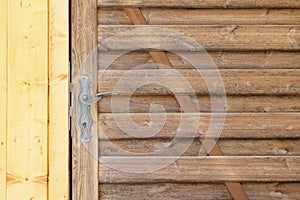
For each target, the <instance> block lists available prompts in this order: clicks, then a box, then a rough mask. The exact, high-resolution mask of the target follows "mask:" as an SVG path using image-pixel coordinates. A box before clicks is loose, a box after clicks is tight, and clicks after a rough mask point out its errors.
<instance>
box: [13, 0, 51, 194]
mask: <svg viewBox="0 0 300 200" xmlns="http://www.w3.org/2000/svg"><path fill="white" fill-rule="evenodd" d="M7 105H8V106H7V109H8V110H7V112H8V115H7V120H8V123H7V199H47V185H48V184H47V179H48V163H47V158H48V135H47V134H48V114H47V112H48V1H47V0H27V1H22V0H21V1H15V0H14V1H10V0H9V1H8V101H7Z"/></svg>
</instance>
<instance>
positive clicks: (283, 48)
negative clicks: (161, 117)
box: [98, 0, 300, 200]
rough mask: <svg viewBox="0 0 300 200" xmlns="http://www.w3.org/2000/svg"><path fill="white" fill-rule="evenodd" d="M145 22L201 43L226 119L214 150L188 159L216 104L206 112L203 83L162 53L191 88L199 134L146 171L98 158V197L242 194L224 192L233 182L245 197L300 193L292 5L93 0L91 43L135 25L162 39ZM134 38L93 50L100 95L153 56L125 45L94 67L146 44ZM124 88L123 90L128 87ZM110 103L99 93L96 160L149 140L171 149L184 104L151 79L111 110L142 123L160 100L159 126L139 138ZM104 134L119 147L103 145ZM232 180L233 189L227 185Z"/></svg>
mask: <svg viewBox="0 0 300 200" xmlns="http://www.w3.org/2000/svg"><path fill="white" fill-rule="evenodd" d="M131 8H135V11H134V10H130V9H131ZM126 9H127V10H126ZM128 9H129V10H128ZM134 12H135V13H134ZM136 12H141V14H142V16H143V17H144V19H142V18H141V16H139V17H137V14H136ZM134 17H136V18H134ZM141 19H142V20H141ZM150 26H151V27H156V28H168V29H171V30H175V31H178V32H180V33H183V34H185V35H187V36H189V37H191V38H192V39H194V40H195V41H197V42H199V43H200V44H201V45H203V47H204V48H205V49H206V50H207V51H208V53H209V55H210V56H211V58H212V59H213V61H214V62H215V64H216V65H217V67H218V68H219V69H220V73H221V75H222V78H223V81H224V84H225V89H226V93H227V105H226V108H225V109H226V111H227V116H226V119H225V124H224V128H223V130H222V135H221V136H220V139H219V141H218V142H217V144H218V147H219V148H220V149H221V152H222V154H223V155H219V154H217V155H219V156H212V157H206V158H197V157H196V156H197V155H198V152H199V149H200V147H201V138H203V137H204V136H205V133H206V132H207V129H208V126H209V123H210V116H211V115H218V113H217V112H222V110H219V111H215V112H216V113H211V102H210V96H209V93H208V90H207V87H206V85H205V83H204V81H203V80H201V79H199V77H197V75H196V72H195V71H194V70H193V66H192V65H191V63H189V62H188V61H187V60H185V59H183V58H181V57H179V56H178V55H175V54H174V53H169V52H167V53H166V54H165V55H166V56H167V57H168V59H169V61H170V64H169V65H171V66H172V67H173V68H174V69H177V70H178V71H179V72H180V74H182V75H183V76H184V77H186V79H187V80H188V81H189V82H190V84H191V85H192V87H193V89H194V90H195V91H196V93H197V97H195V98H192V101H193V102H195V103H196V104H197V105H196V106H197V109H198V111H199V112H201V116H200V118H199V120H200V125H199V127H198V132H199V134H198V135H197V137H196V139H195V140H194V142H193V144H192V145H191V146H190V147H189V149H188V150H187V151H186V152H185V154H184V155H183V157H181V158H180V159H179V160H178V161H177V162H176V163H175V164H172V165H170V166H168V167H166V168H164V169H162V170H159V171H156V172H153V173H146V174H130V173H124V172H120V171H118V170H114V169H111V168H109V167H106V166H105V165H101V163H100V166H99V180H100V189H99V198H101V199H110V200H111V199H136V200H138V199H190V200H191V199H194V200H196V199H205V200H208V199H210V200H213V199H222V200H225V199H226V200H229V199H246V198H245V196H243V195H242V194H241V193H239V192H237V193H235V192H234V191H232V188H238V190H244V191H245V193H246V195H247V198H249V199H251V200H252V199H253V200H254V199H255V200H265V199H290V200H296V199H300V176H299V172H300V171H299V170H300V157H299V156H300V148H299V145H300V126H299V120H300V96H299V94H300V84H299V82H300V53H299V50H300V1H298V0H286V1H283V0H272V1H269V0H261V1H256V0H230V1H223V0H199V1H198V0H98V42H99V43H101V42H103V41H104V40H105V39H107V38H109V37H111V36H114V35H115V34H117V33H120V32H122V31H126V30H132V29H133V28H135V27H144V28H145V29H144V30H145V31H144V32H143V33H140V35H139V36H149V37H152V38H154V37H160V36H162V37H163V34H164V33H161V32H159V31H157V32H155V36H154V37H153V36H152V35H153V32H148V31H147V27H150ZM139 36H132V37H131V36H130V37H128V38H127V43H126V42H125V43H122V44H120V45H118V44H116V45H115V46H112V47H110V48H108V49H107V50H108V51H106V52H101V51H99V52H98V53H99V56H98V69H99V74H101V75H102V76H101V77H99V82H98V83H99V85H98V90H99V91H111V90H113V88H114V86H115V84H116V83H117V81H118V80H119V79H120V77H122V76H123V75H125V74H126V73H127V72H128V71H129V70H131V69H133V68H134V67H136V66H137V65H141V64H146V63H155V62H157V61H156V60H155V57H153V55H152V54H149V52H147V51H134V52H130V53H126V54H125V55H123V56H122V57H120V58H118V59H117V60H116V61H114V62H113V63H112V64H111V65H110V66H109V68H108V70H106V71H105V72H104V74H102V72H103V71H102V67H103V66H102V63H103V61H105V59H108V58H109V55H110V54H111V53H112V52H113V51H127V50H130V49H131V48H132V46H134V45H141V44H144V45H147V44H149V41H150V42H151V40H144V38H145V37H140V38H139ZM153 41H155V40H153ZM157 41H158V40H157ZM160 42H163V41H160ZM165 45H167V46H168V48H169V49H170V50H172V51H183V50H184V51H188V52H187V54H188V55H193V54H197V52H194V50H193V49H188V50H186V49H183V48H182V49H181V48H180V46H178V45H176V44H172V43H168V44H165ZM157 46H159V45H157ZM154 51H155V50H154ZM160 56H161V55H160ZM199 62H201V61H200V60H199ZM167 65H168V64H167ZM151 67H152V70H153V71H155V70H160V73H159V74H160V75H161V76H164V77H168V76H172V74H168V71H164V70H161V69H157V68H156V67H155V66H153V65H152V66H151ZM144 69H147V65H145V66H144ZM203 70H210V69H205V67H204V68H203ZM141 71H142V70H141ZM137 78H138V77H137ZM127 84H128V87H130V85H131V83H127ZM174 84H180V82H179V83H178V82H177V83H174ZM182 92H183V93H184V91H182ZM187 95H188V94H187ZM114 98H120V99H121V98H124V97H122V96H120V97H114ZM124 99H125V98H124ZM110 100H111V98H110V97H105V98H104V99H103V100H102V101H101V103H99V104H98V107H99V128H100V129H101V130H102V131H101V132H99V138H100V143H99V146H100V147H101V152H100V153H101V154H102V155H103V156H105V155H110V154H111V153H114V154H115V155H117V157H115V159H116V160H115V162H116V163H117V164H119V165H120V166H121V165H122V164H123V163H122V156H124V155H126V153H124V151H130V152H136V153H138V152H140V153H149V152H152V151H153V150H155V148H156V147H157V146H168V145H170V140H171V139H172V137H173V136H174V132H176V128H177V125H178V123H180V112H181V111H182V110H183V111H184V109H183V108H181V107H180V105H179V104H178V102H177V101H176V99H175V97H173V96H172V94H171V93H170V91H169V90H167V89H165V88H164V87H162V86H159V85H147V86H144V87H142V88H140V89H138V90H137V91H136V92H135V93H134V96H132V97H131V100H130V109H129V110H128V109H127V108H126V107H124V105H125V104H124V105H122V104H120V105H119V106H118V107H117V108H116V109H117V110H118V112H119V113H117V115H124V113H126V112H131V113H133V114H132V119H133V120H134V121H135V122H136V123H137V124H140V125H143V124H145V123H148V122H149V121H150V120H151V119H150V118H149V115H148V112H149V108H150V105H151V104H160V105H163V106H164V108H165V109H166V112H168V114H167V122H166V125H165V127H164V128H163V129H162V130H161V131H160V133H159V134H157V135H156V136H154V137H151V138H148V139H137V138H134V137H131V136H128V135H127V134H125V133H124V132H123V131H122V130H121V129H120V128H119V127H118V125H117V124H116V122H115V120H114V117H113V114H112V108H111V101H110ZM197 100H198V101H197ZM115 114H116V113H115ZM154 115H155V114H154ZM189 116H190V115H189ZM195 117H198V116H197V115H195ZM124 123H126V122H124ZM107 139H110V140H111V141H113V143H114V144H115V145H116V146H118V147H120V148H121V149H123V150H124V151H120V149H119V148H111V145H109V144H108V142H107ZM181 139H182V140H184V139H185V138H181ZM170 156H171V155H170ZM172 156H174V155H172ZM233 182H234V183H236V184H239V183H240V184H241V186H242V187H238V186H236V185H235V186H233V184H232V185H230V184H231V183H233ZM224 183H226V184H224Z"/></svg>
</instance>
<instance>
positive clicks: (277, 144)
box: [99, 139, 300, 156]
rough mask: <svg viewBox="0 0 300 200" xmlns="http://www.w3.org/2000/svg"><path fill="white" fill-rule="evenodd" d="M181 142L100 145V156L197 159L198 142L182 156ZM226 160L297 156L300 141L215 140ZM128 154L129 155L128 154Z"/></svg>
mask: <svg viewBox="0 0 300 200" xmlns="http://www.w3.org/2000/svg"><path fill="white" fill-rule="evenodd" d="M185 142H188V141H185V140H184V139H180V140H172V139H170V140H162V139H156V140H153V139H150V140H143V139H135V140H118V141H112V143H111V142H107V141H100V143H99V144H100V148H99V155H101V156H126V155H130V154H131V153H136V154H145V155H154V154H153V153H157V152H158V151H166V153H164V155H165V156H167V155H168V156H181V155H183V156H198V155H199V150H200V148H201V142H200V141H199V139H195V140H194V141H193V143H191V145H190V146H189V147H188V149H187V150H186V151H185V152H184V153H181V152H179V148H180V147H181V145H185ZM218 145H219V147H220V148H221V149H222V151H223V153H224V155H225V156H283V155H287V156H300V139H290V140H284V139H280V140H236V139H235V140H228V139H227V140H223V139H222V140H218ZM128 152H130V153H128Z"/></svg>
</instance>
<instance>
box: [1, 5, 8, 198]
mask: <svg viewBox="0 0 300 200" xmlns="http://www.w3.org/2000/svg"><path fill="white" fill-rule="evenodd" d="M6 66H7V0H2V1H0V160H1V161H0V199H5V198H6V114H7V113H6V103H7V102H6V94H7V93H6V88H7V76H6V75H7V67H6Z"/></svg>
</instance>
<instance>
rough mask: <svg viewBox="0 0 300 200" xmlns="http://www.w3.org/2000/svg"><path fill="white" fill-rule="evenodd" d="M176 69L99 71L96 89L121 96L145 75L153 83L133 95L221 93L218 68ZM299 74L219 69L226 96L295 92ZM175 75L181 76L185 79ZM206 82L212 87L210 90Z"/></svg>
mask: <svg viewBox="0 0 300 200" xmlns="http://www.w3.org/2000/svg"><path fill="white" fill-rule="evenodd" d="M176 72H178V73H179V74H180V76H179V75H176V74H174V72H173V71H172V70H168V69H157V70H135V71H126V70H106V71H101V70H100V71H99V83H98V87H99V91H113V90H114V91H115V92H119V93H120V94H122V95H129V92H128V91H132V90H133V91H134V90H135V89H136V84H138V83H140V81H142V80H144V78H145V77H152V79H150V78H149V81H150V82H151V80H152V82H153V84H145V85H144V86H142V87H139V88H138V89H137V90H136V91H135V92H134V94H135V95H167V94H168V95H170V94H173V92H174V91H176V93H177V95H178V94H193V93H194V94H199V95H200V94H201V95H207V94H210V93H211V94H215V93H216V94H217V93H221V92H222V86H221V84H222V83H219V84H217V85H215V86H213V85H214V84H215V82H216V81H218V80H219V76H218V71H209V70H200V72H201V74H202V75H204V74H205V76H201V75H200V74H199V72H198V71H196V70H177V71H176ZM299 75H300V70H220V77H221V78H222V80H223V84H224V88H225V91H226V94H227V95H237V94H239V95H243V94H245V95H246V94H248V95H249V94H251V95H254V94H255V95H262V94H264V95H274V94H277V95H279V94H281V95H282V94H289V95H297V94H299V91H300V83H299ZM178 77H184V78H185V80H184V79H182V78H178ZM204 78H205V79H204ZM133 80H135V81H133ZM158 80H160V81H163V82H164V84H165V85H172V89H173V92H171V90H170V89H171V88H170V89H169V88H166V87H164V86H162V85H159V84H156V83H158ZM120 81H122V84H123V87H121V86H119V87H117V88H115V87H116V84H117V83H119V84H120ZM186 83H189V84H190V85H191V88H192V89H193V91H192V90H190V89H189V88H186V87H188V86H186ZM207 85H210V86H211V88H213V89H211V91H210V92H209V90H208V86H207ZM124 86H126V88H125V87H124Z"/></svg>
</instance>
